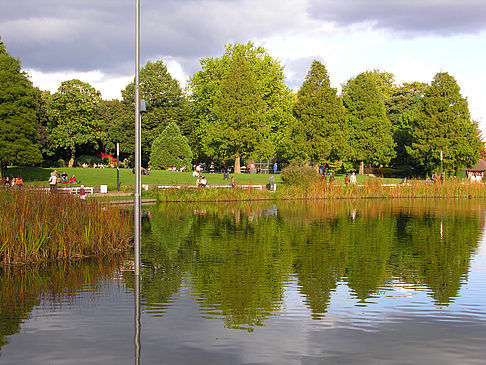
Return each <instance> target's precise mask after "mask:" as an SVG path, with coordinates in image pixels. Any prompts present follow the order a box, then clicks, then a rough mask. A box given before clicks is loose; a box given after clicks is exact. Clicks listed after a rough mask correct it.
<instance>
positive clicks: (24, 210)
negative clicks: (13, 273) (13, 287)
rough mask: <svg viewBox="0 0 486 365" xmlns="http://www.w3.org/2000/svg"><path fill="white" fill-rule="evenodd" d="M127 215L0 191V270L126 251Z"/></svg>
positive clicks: (57, 196)
mask: <svg viewBox="0 0 486 365" xmlns="http://www.w3.org/2000/svg"><path fill="white" fill-rule="evenodd" d="M131 227H132V219H131V218H130V213H129V212H128V211H125V210H121V209H119V208H111V207H110V208H108V207H106V206H105V205H104V204H102V203H100V202H96V201H89V202H87V201H82V200H80V199H79V197H77V196H74V195H69V194H61V193H46V192H45V191H42V190H39V189H35V188H27V189H0V265H11V264H25V263H32V262H38V261H42V260H76V259H81V258H85V257H94V256H100V257H102V256H107V255H113V254H116V253H121V252H124V251H126V250H127V249H128V248H129V247H130V246H131V232H132V229H131Z"/></svg>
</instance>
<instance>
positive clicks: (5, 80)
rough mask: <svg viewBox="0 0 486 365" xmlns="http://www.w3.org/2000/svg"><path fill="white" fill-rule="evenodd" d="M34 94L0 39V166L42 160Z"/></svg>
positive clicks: (16, 61)
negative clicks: (38, 140) (38, 141)
mask: <svg viewBox="0 0 486 365" xmlns="http://www.w3.org/2000/svg"><path fill="white" fill-rule="evenodd" d="M38 94H39V91H38V90H37V89H36V88H34V87H33V86H32V83H31V82H30V80H29V79H28V77H27V75H26V74H25V72H22V71H21V68H20V63H19V61H18V60H16V59H15V58H13V57H12V56H10V55H9V54H8V52H7V50H6V48H5V45H4V44H3V43H2V42H1V41H0V167H5V166H7V165H8V164H19V165H33V164H37V163H40V162H41V161H42V155H41V152H40V149H39V144H38V143H37V124H38V114H37V113H38V107H39V105H38ZM0 176H1V175H0Z"/></svg>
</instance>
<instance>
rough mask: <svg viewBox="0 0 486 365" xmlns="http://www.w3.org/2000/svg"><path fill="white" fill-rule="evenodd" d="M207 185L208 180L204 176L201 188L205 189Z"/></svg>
mask: <svg viewBox="0 0 486 365" xmlns="http://www.w3.org/2000/svg"><path fill="white" fill-rule="evenodd" d="M207 184H208V182H207V180H206V176H203V177H202V179H201V186H202V187H203V188H205V187H206V185H207Z"/></svg>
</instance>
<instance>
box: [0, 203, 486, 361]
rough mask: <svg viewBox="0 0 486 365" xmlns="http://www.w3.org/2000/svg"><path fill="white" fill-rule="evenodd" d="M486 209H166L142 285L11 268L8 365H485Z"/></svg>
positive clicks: (151, 215) (147, 243) (6, 306)
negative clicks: (485, 230)
mask: <svg viewBox="0 0 486 365" xmlns="http://www.w3.org/2000/svg"><path fill="white" fill-rule="evenodd" d="M485 210H486V203H485V202H477V201H476V202H475V201H466V200H450V201H445V202H441V201H420V200H417V201H405V200H402V201H385V202H379V201H366V202H357V203H356V202H354V203H353V202H343V201H340V202H337V203H322V202H321V203H304V202H291V203H277V204H274V203H268V202H266V203H240V204H191V205H182V204H180V205H179V204H177V205H174V204H172V205H164V206H154V207H152V208H150V210H148V211H145V212H144V219H143V222H142V225H143V247H142V266H143V268H142V275H141V281H140V286H139V287H138V286H137V287H136V286H135V282H134V277H133V272H132V264H131V262H130V259H113V260H104V261H91V262H83V263H78V264H76V265H55V266H52V267H45V268H22V269H16V270H9V271H3V272H1V271H0V364H139V363H140V364H191V363H193V364H335V363H343V364H347V363H349V364H356V363H359V364H484V359H485V358H486V346H485V344H486V295H485V292H486V242H485V238H484V229H485V227H484V218H485V214H484V212H485ZM138 293H139V295H137V294H138ZM137 298H139V299H140V300H139V301H138V302H137ZM138 309H139V310H140V311H138ZM138 314H139V317H137V315H138ZM138 344H139V345H140V346H138Z"/></svg>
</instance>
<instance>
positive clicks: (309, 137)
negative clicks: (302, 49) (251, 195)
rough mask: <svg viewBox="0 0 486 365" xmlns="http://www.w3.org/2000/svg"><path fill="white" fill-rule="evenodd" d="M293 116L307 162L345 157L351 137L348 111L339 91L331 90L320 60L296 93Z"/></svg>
mask: <svg viewBox="0 0 486 365" xmlns="http://www.w3.org/2000/svg"><path fill="white" fill-rule="evenodd" d="M294 113H295V116H296V118H297V120H298V121H299V122H300V123H299V126H300V127H301V133H302V134H303V138H300V141H301V142H300V143H302V142H303V145H302V146H301V147H302V150H304V151H306V156H307V158H308V159H310V160H313V161H316V162H323V161H328V160H332V161H336V160H339V159H341V158H342V157H343V155H344V153H345V151H346V144H347V143H346V142H347V135H348V133H347V121H346V110H345V109H344V106H343V103H342V100H341V99H340V98H339V97H338V96H337V93H336V89H333V88H331V84H330V80H329V76H328V73H327V70H326V67H325V66H324V65H323V64H322V63H320V62H319V61H314V62H313V63H312V66H311V69H310V71H309V73H308V74H307V77H306V79H305V81H304V83H303V84H302V86H301V88H300V90H299V92H298V93H297V101H296V103H295V107H294ZM296 134H297V133H296ZM297 136H298V134H297ZM298 143H299V142H298V139H296V145H297V144H298Z"/></svg>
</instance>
